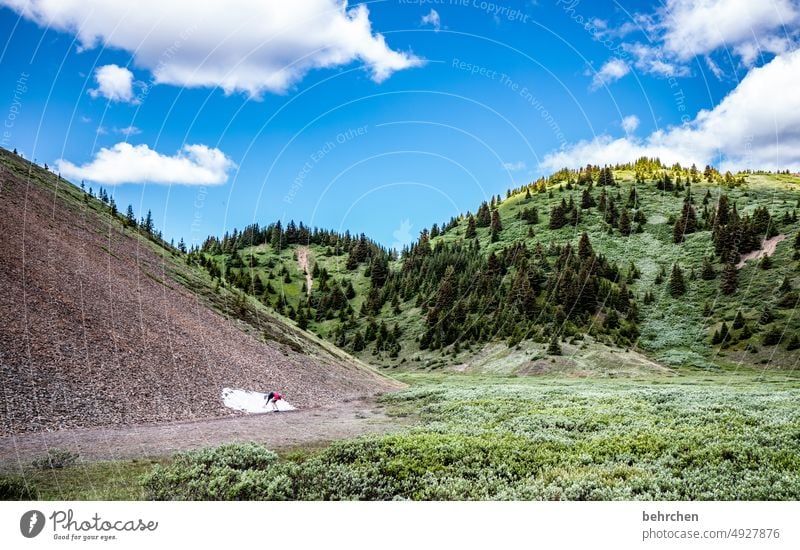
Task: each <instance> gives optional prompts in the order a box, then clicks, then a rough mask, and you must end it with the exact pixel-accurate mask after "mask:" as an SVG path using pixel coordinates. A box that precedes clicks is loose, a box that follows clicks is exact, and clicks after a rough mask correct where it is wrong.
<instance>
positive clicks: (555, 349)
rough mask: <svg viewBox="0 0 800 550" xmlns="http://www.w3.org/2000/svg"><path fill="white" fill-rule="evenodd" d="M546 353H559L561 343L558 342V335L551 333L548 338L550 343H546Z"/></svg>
mask: <svg viewBox="0 0 800 550" xmlns="http://www.w3.org/2000/svg"><path fill="white" fill-rule="evenodd" d="M547 354H548V355H561V345H560V344H559V343H558V335H557V334H555V333H554V334H553V336H552V337H551V338H550V343H549V344H547Z"/></svg>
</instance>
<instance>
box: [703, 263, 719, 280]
mask: <svg viewBox="0 0 800 550" xmlns="http://www.w3.org/2000/svg"><path fill="white" fill-rule="evenodd" d="M716 276H717V274H716V272H715V271H714V266H713V265H711V261H710V260H709V259H708V257H705V258H703V270H702V271H701V272H700V278H701V279H703V280H704V281H710V280H712V279H714V278H715V277H716Z"/></svg>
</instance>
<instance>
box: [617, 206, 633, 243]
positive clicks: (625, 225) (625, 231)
mask: <svg viewBox="0 0 800 550" xmlns="http://www.w3.org/2000/svg"><path fill="white" fill-rule="evenodd" d="M619 232H620V233H622V236H623V237H627V236H628V235H630V234H631V220H630V217H629V216H628V209H627V208H625V207H622V210H621V211H620V214H619Z"/></svg>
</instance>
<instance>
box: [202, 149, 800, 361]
mask: <svg viewBox="0 0 800 550" xmlns="http://www.w3.org/2000/svg"><path fill="white" fill-rule="evenodd" d="M799 204H800V178H798V177H796V176H793V175H789V174H771V173H740V174H736V175H732V174H729V173H728V174H725V175H722V174H719V173H718V172H717V171H716V170H714V169H712V168H706V169H705V170H704V171H703V172H700V171H698V170H696V169H694V167H692V168H688V169H687V168H682V167H680V166H674V167H665V166H662V165H661V163H660V162H659V161H658V160H647V159H640V160H639V161H637V162H635V163H632V164H629V165H622V166H616V167H613V169H601V168H599V167H592V166H589V167H586V168H584V169H581V170H577V171H568V170H563V171H560V172H558V173H556V174H554V175H553V176H551V177H549V178H546V179H541V180H538V181H536V182H532V183H531V184H529V185H527V186H524V187H522V188H519V189H514V190H509V191H508V192H507V193H506V196H505V197H500V196H497V197H492V198H491V199H490V200H489V201H487V202H486V203H484V204H482V205H480V208H478V209H477V210H476V212H475V213H465V214H464V215H462V216H460V217H459V218H456V219H452V220H450V221H449V222H446V223H444V224H442V225H441V226H440V225H436V224H435V225H434V226H432V227H431V228H430V229H429V230H425V231H423V232H422V234H421V235H420V238H419V240H418V241H417V242H416V243H414V244H413V245H412V246H410V247H409V248H407V249H405V250H403V251H402V252H401V253H400V254H399V257H397V255H396V254H395V253H394V252H391V251H387V250H385V249H383V248H381V247H380V246H379V245H377V244H376V243H375V242H373V241H371V240H369V239H368V238H366V237H365V236H364V235H360V236H354V235H350V234H347V233H345V234H336V233H333V232H326V231H321V230H316V229H310V228H307V227H305V226H303V225H302V224H299V225H295V224H294V222H292V223H290V224H288V225H286V226H285V227H284V226H282V225H281V224H279V223H275V224H270V225H268V226H258V225H254V226H250V227H248V228H245V229H244V230H242V231H235V232H233V233H231V234H227V235H225V236H223V237H221V238H209V239H208V240H207V241H206V243H205V244H204V245H203V247H201V248H200V249H199V250H193V251H190V253H189V255H188V261H189V262H191V263H196V264H198V265H200V266H203V267H205V269H206V270H207V271H208V272H209V274H210V275H211V276H212V277H214V278H215V279H216V280H217V281H218V284H219V285H221V286H222V287H226V288H228V287H233V288H239V289H241V290H240V291H241V294H242V296H244V295H245V294H250V295H252V296H253V297H255V298H257V299H258V300H259V301H261V302H262V303H264V304H266V305H269V306H270V307H272V308H273V309H275V310H277V311H279V312H281V313H285V314H286V315H288V316H289V317H291V318H292V319H294V320H295V321H296V322H297V323H298V325H300V326H301V327H302V328H305V329H306V330H308V331H310V332H313V333H316V334H318V335H320V336H322V337H324V338H326V339H328V340H330V341H332V342H333V343H335V344H336V345H337V346H339V347H341V348H343V349H345V350H347V351H348V352H351V353H353V354H355V355H356V356H359V357H361V358H362V359H365V360H366V361H368V362H370V363H373V364H376V365H382V366H385V367H391V368H406V367H415V368H427V369H435V368H441V367H444V366H452V367H454V368H456V369H457V370H482V371H485V370H488V371H493V372H505V373H524V372H537V371H541V370H543V369H544V370H546V371H548V372H549V371H553V370H555V371H559V370H569V369H574V368H577V369H579V370H580V368H581V365H589V364H594V365H595V366H596V364H597V363H598V360H599V362H601V363H603V362H605V363H608V365H609V368H612V366H613V365H614V364H619V363H622V365H623V368H622V369H621V371H625V370H626V368H625V365H627V366H628V367H630V368H629V369H627V370H632V371H637V370H641V369H644V370H651V369H653V368H658V365H656V364H653V363H651V362H650V361H649V359H648V358H647V357H649V358H653V359H655V360H656V361H658V362H659V363H661V364H664V365H666V366H669V367H695V368H716V367H718V366H725V365H737V364H746V365H763V366H769V367H775V368H791V367H793V366H794V364H795V361H796V359H795V358H794V354H792V351H794V350H795V349H796V348H798V347H800V342H798V335H800V320H799V319H798V317H797V315H795V313H794V312H795V307H796V303H797V299H798V295H797V289H798V288H800V276H798V270H797V267H798V262H797V259H798V248H800V240H798V239H800V237H798V233H799V232H800V231H799V230H800V224H798V221H797V214H796V209H797V208H798V205H799ZM763 240H766V245H767V246H766V247H767V248H768V249H769V248H770V246H774V253H772V250H771V249H770V250H768V252H767V254H766V255H767V256H768V258H767V259H759V258H756V257H753V258H752V259H750V260H747V258H748V257H751V256H757V255H758V253H759V249H760V247H761V243H762V241H763ZM303 259H305V261H304V262H303V261H302V260H303ZM742 262H743V265H741V267H737V266H739V265H740V264H741V263H742ZM301 263H303V265H304V266H307V268H304V267H303V266H301ZM309 276H310V278H311V280H312V284H311V291H310V293H309V292H308V282H307V281H308V278H309ZM645 356H646V357H645ZM590 370H591V368H590ZM618 370H620V369H618Z"/></svg>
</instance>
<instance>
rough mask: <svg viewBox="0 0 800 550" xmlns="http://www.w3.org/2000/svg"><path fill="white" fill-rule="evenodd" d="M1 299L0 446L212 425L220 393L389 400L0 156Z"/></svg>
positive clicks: (373, 378)
mask: <svg viewBox="0 0 800 550" xmlns="http://www.w3.org/2000/svg"><path fill="white" fill-rule="evenodd" d="M0 288H2V289H3V291H2V292H0V436H10V435H12V434H20V433H24V432H39V431H42V432H51V431H55V430H74V429H76V428H100V427H106V428H107V427H111V426H118V427H120V428H122V429H124V427H125V426H131V425H135V424H154V423H164V422H176V421H197V420H204V419H208V418H212V417H225V416H229V415H230V414H231V411H230V410H229V409H227V408H226V407H225V406H224V405H223V403H222V401H221V400H220V391H221V390H222V388H223V387H234V388H242V389H253V390H259V391H269V390H270V389H278V390H279V391H280V392H281V393H282V394H284V395H286V396H287V397H288V398H289V399H290V400H291V402H292V403H293V404H294V405H296V406H297V407H299V408H314V407H324V406H332V405H335V404H337V403H339V402H341V400H342V399H346V398H347V399H357V398H360V397H365V396H374V395H376V394H378V393H383V392H386V391H391V390H393V389H397V388H399V387H401V386H402V384H399V383H396V382H394V381H392V380H390V379H388V378H386V377H384V376H382V375H381V374H380V373H378V372H376V371H375V370H374V369H371V368H370V367H368V366H367V365H365V364H363V363H361V362H360V361H358V360H356V359H354V358H352V357H349V356H348V355H347V354H346V353H344V352H342V351H340V350H335V349H332V347H331V346H327V345H326V344H325V343H323V342H321V341H319V340H318V339H316V338H315V337H314V336H313V335H311V334H309V333H306V332H304V331H300V330H299V329H297V328H296V327H294V326H293V325H292V324H291V321H287V320H285V319H284V320H281V319H278V318H277V317H276V316H272V315H268V314H266V313H258V314H257V315H256V314H255V313H252V314H251V315H250V317H249V319H252V320H248V322H247V323H245V322H242V321H241V319H240V318H239V317H237V315H238V314H241V312H239V313H238V314H237V311H239V310H241V307H237V306H236V305H235V304H234V303H233V302H229V301H228V298H230V297H232V296H234V294H233V293H231V292H228V291H225V292H223V290H224V289H215V288H214V285H213V282H212V281H211V278H210V277H208V276H207V274H206V273H204V272H203V271H201V270H200V269H199V268H195V267H192V266H189V265H187V264H186V262H185V260H184V258H183V257H181V256H180V255H177V254H174V253H172V252H170V251H168V250H165V249H164V248H161V247H158V246H156V245H154V244H153V243H152V242H151V241H150V240H148V239H146V238H144V237H142V236H140V235H138V233H137V232H136V231H135V230H133V229H131V228H127V229H126V228H124V226H123V225H122V224H121V222H120V219H119V218H118V217H112V216H111V215H110V214H108V207H105V206H103V207H102V208H100V207H99V205H98V204H96V203H95V202H93V201H89V200H88V199H87V198H86V197H85V195H84V194H83V193H82V192H81V191H80V190H78V189H77V188H74V187H72V186H71V185H69V184H68V183H66V182H64V181H61V180H58V179H57V177H56V176H55V175H54V174H51V173H49V172H45V171H44V170H42V169H41V168H38V167H34V166H32V165H30V164H29V163H27V162H26V161H23V160H21V159H20V158H19V157H16V156H14V155H11V154H10V153H7V152H5V151H3V150H2V149H0ZM226 293H227V294H226ZM226 296H227V298H226ZM212 300H216V301H218V302H220V303H221V304H223V306H224V307H223V308H221V309H213V308H212V307H210V301H212ZM253 311H256V310H255V309H254V310H253ZM256 313H257V311H256Z"/></svg>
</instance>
